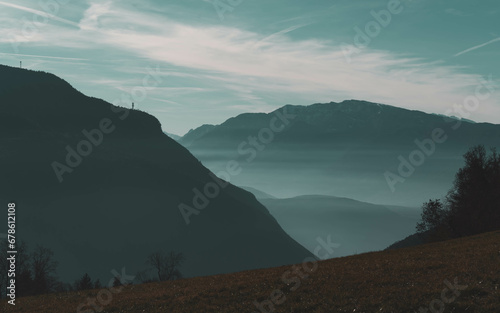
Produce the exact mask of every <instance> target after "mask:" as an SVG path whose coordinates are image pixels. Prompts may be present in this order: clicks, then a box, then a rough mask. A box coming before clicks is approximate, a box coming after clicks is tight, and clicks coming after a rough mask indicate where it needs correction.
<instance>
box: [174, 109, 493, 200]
mask: <svg viewBox="0 0 500 313" xmlns="http://www.w3.org/2000/svg"><path fill="white" fill-rule="evenodd" d="M283 116H286V117H287V120H286V122H283ZM273 128H274V130H273ZM435 137H436V138H435ZM435 139H438V141H439V142H437V141H435ZM179 142H180V143H182V144H183V145H184V146H185V147H187V148H188V149H189V150H190V151H191V152H192V153H193V154H194V155H195V156H196V157H197V158H198V159H199V160H200V161H202V162H203V164H205V165H206V166H207V167H208V168H209V169H211V170H212V171H214V172H216V173H219V172H221V171H222V172H224V170H225V167H226V166H227V164H228V162H231V161H237V162H239V164H240V165H241V167H242V171H241V174H239V175H237V176H234V177H232V179H233V181H232V182H233V183H235V184H237V185H242V186H249V187H253V188H257V189H262V190H266V191H267V192H270V193H272V194H275V195H276V196H278V197H280V198H291V197H294V196H297V195H301V194H326V195H333V196H342V197H347V198H352V199H359V200H362V201H366V202H370V203H385V204H389V205H403V206H411V207H415V206H419V205H421V204H422V203H423V202H424V201H427V200H428V199H429V198H436V197H437V198H439V197H442V196H444V195H445V194H446V192H447V191H448V189H449V188H450V187H451V184H452V181H453V179H454V175H455V173H456V171H457V170H458V169H459V168H460V167H461V166H462V164H463V163H462V162H463V161H462V155H463V153H465V152H466V151H467V150H468V148H470V147H471V146H473V145H477V144H484V145H485V146H487V147H500V125H495V124H488V123H474V122H472V121H470V120H465V119H459V118H456V117H450V118H447V117H444V116H443V115H438V114H427V113H424V112H420V111H411V110H406V109H402V108H397V107H393V106H388V105H383V104H378V103H370V102H366V101H358V100H348V101H344V102H341V103H334V102H331V103H318V104H313V105H310V106H293V105H286V106H284V107H282V108H280V109H278V110H275V111H273V112H271V113H245V114H241V115H238V116H236V117H233V118H230V119H228V120H227V121H225V122H224V123H222V124H220V125H203V126H201V127H200V128H198V129H194V130H191V131H190V132H189V133H187V134H186V135H185V136H183V137H182V138H181V139H180V140H179ZM401 173H403V174H404V175H403V174H401ZM396 176H397V178H396Z"/></svg>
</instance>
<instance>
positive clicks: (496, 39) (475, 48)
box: [454, 37, 500, 57]
mask: <svg viewBox="0 0 500 313" xmlns="http://www.w3.org/2000/svg"><path fill="white" fill-rule="evenodd" d="M498 41H500V37H498V38H495V39H493V40H490V41H488V42H485V43H483V44H480V45H477V46H474V47H472V48H469V49H466V50H464V51H462V52H459V53H457V54H455V55H454V56H455V57H458V56H459V55H462V54H466V53H468V52H471V51H474V50H477V49H480V48H482V47H484V46H487V45H491V44H492V43H495V42H498Z"/></svg>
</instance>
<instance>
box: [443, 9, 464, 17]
mask: <svg viewBox="0 0 500 313" xmlns="http://www.w3.org/2000/svg"><path fill="white" fill-rule="evenodd" d="M445 12H446V13H447V14H450V15H455V16H460V17H463V16H467V14H465V13H464V12H462V11H460V10H457V9H453V8H450V9H446V10H445Z"/></svg>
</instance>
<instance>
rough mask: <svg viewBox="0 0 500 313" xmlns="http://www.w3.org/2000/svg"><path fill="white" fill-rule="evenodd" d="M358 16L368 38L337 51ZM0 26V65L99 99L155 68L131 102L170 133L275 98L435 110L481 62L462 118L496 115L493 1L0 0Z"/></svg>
mask: <svg viewBox="0 0 500 313" xmlns="http://www.w3.org/2000/svg"><path fill="white" fill-rule="evenodd" d="M40 3H47V4H50V5H48V6H45V7H44V6H41V5H40ZM54 3H57V5H54ZM214 3H217V4H218V6H219V12H218V11H217V10H216V8H215V6H214ZM389 9H392V10H393V12H392V13H389V14H390V15H384V14H382V16H383V17H384V19H383V20H382V21H381V22H376V21H377V20H376V18H375V17H374V16H373V15H372V12H380V11H381V10H385V11H387V12H391V10H389ZM388 16H390V21H389V20H388ZM221 17H223V18H221ZM33 21H35V22H33ZM374 23H378V25H380V23H385V24H386V25H382V26H380V29H376V28H373V27H376V25H377V24H374ZM367 25H368V26H370V25H371V26H372V28H371V31H372V32H373V33H372V35H373V36H372V38H370V42H369V43H368V44H367V45H365V46H363V47H360V46H358V47H357V48H359V49H358V50H357V53H353V54H350V55H349V53H346V51H349V50H347V49H353V48H356V46H355V41H354V39H355V36H356V34H357V32H356V27H358V28H359V29H361V30H362V31H363V32H364V33H365V32H366V26H367ZM374 25H375V26H374ZM0 29H1V32H2V33H1V34H2V35H1V36H0V63H1V64H6V65H12V66H18V65H19V61H20V60H22V61H23V64H24V66H25V67H27V68H31V69H36V70H44V71H49V72H53V73H55V74H57V75H58V76H60V77H62V78H64V79H66V80H67V81H69V82H70V83H71V84H72V85H73V86H75V87H76V88H77V89H79V90H80V91H82V92H84V93H86V94H88V95H91V96H95V97H99V98H103V99H105V100H107V101H109V102H113V101H114V100H115V99H119V98H122V96H123V95H125V98H127V97H126V95H130V93H131V91H132V90H134V87H141V86H142V81H143V78H144V77H145V76H146V75H147V73H148V70H147V68H148V67H149V68H156V69H160V71H161V73H162V74H163V76H162V80H161V83H160V85H159V86H158V87H157V88H154V89H151V90H148V91H147V94H146V95H144V97H139V96H142V95H141V94H136V96H137V95H138V96H137V97H136V101H135V102H136V107H137V108H139V109H141V110H144V111H146V112H149V113H151V114H153V115H155V116H156V117H157V118H158V119H159V120H160V122H161V123H162V125H163V128H164V130H166V131H168V132H172V133H176V134H184V133H185V132H187V131H188V130H189V129H190V128H195V127H197V126H199V125H201V124H205V123H212V124H216V123H221V122H223V121H224V120H226V119H227V118H229V117H232V116H234V115H237V114H240V113H244V112H269V111H272V110H274V109H276V108H278V107H280V106H282V105H284V104H287V103H290V104H297V105H308V104H312V103H317V102H330V101H342V100H345V99H361V100H368V101H373V102H380V103H385V104H391V105H396V106H400V107H405V108H410V109H418V110H423V111H426V112H432V113H444V112H446V111H447V110H448V109H449V108H451V107H453V105H454V104H455V103H457V104H462V103H463V101H464V99H466V98H467V97H468V96H470V95H474V90H475V88H476V86H477V85H478V84H479V80H480V78H481V77H484V78H487V77H489V76H490V75H491V77H492V79H493V84H496V87H495V89H496V92H495V93H494V94H493V95H492V96H491V97H489V98H488V99H485V100H482V101H481V103H480V107H479V108H478V109H477V110H475V111H473V112H471V115H470V116H469V118H471V119H473V120H477V121H488V122H495V123H500V100H499V95H500V92H499V91H500V86H498V83H499V82H500V66H499V65H500V64H499V63H500V62H499V57H500V3H499V2H498V1H497V0H481V1H465V0H405V1H401V2H400V3H399V4H398V3H397V1H396V0H309V1H299V0H288V1H284V0H273V1H263V0H214V1H212V0H170V1H168V0H166V1H165V0H164V1H159V0H156V1H152V0H146V1H144V0H141V1H138V0H128V1H127V0H123V1H76V0H72V1H71V0H42V1H40V2H39V1H27V0H19V1H15V2H14V1H0ZM368 38H369V37H368ZM361 43H366V42H361ZM350 51H354V50H350ZM346 55H349V57H346ZM136 90H138V89H137V88H136ZM141 98H144V99H141Z"/></svg>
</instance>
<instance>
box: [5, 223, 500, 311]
mask: <svg viewBox="0 0 500 313" xmlns="http://www.w3.org/2000/svg"><path fill="white" fill-rule="evenodd" d="M307 265H308V266H307V267H309V268H313V267H312V264H311V263H309V264H307ZM316 265H317V267H316V268H313V269H314V270H313V271H312V272H309V273H307V274H308V275H309V277H305V275H306V273H305V272H304V270H303V269H302V270H300V272H298V273H294V272H293V267H292V266H283V267H277V268H271V269H262V270H253V271H246V272H240V273H235V274H226V275H217V276H209V277H199V278H192V279H185V280H179V281H172V282H164V283H149V284H143V285H133V286H128V287H126V288H123V290H122V292H120V293H118V294H114V295H113V296H112V297H113V298H112V301H111V303H110V304H108V305H107V306H106V307H105V308H104V309H103V310H102V312H255V311H257V312H258V310H257V308H256V306H255V305H254V301H258V302H260V303H262V302H263V301H267V300H269V299H271V298H272V297H273V296H275V299H274V300H275V302H282V303H281V304H273V307H274V308H272V307H270V306H266V307H264V308H263V309H262V311H261V312H273V311H272V309H274V312H395V313H396V312H397V313H403V312H420V309H421V308H429V305H430V304H431V303H433V305H435V309H436V311H437V312H441V311H440V305H441V304H443V305H444V311H443V312H455V313H460V312H475V313H478V312H479V313H485V312H490V313H497V312H500V231H496V232H491V233H485V234H481V235H478V236H474V237H468V238H462V239H456V240H451V241H446V242H440V243H434V244H427V245H422V246H418V247H413V248H405V249H399V250H392V251H383V252H374V253H366V254H361V255H355V256H349V257H343V258H337V259H331V260H326V261H321V262H318V263H317V264H316ZM297 268H302V265H298V266H297ZM290 271H292V272H290ZM284 275H285V278H287V279H288V280H289V281H288V284H287V283H285V282H284V281H283V276H284ZM300 275H302V276H303V277H304V278H299V277H300ZM294 278H295V280H294ZM299 281H300V283H299ZM445 281H448V282H451V283H452V284H454V283H457V284H458V285H460V286H462V287H460V288H459V289H460V290H458V289H457V290H455V291H456V294H454V293H453V292H451V291H450V290H449V289H447V288H448V287H447V283H446V282H445ZM299 284H300V285H299ZM463 285H467V287H463ZM292 289H295V290H292ZM462 289H463V290H462ZM275 290H280V291H282V292H283V293H284V296H283V295H282V296H280V297H276V295H277V294H273V295H272V293H273V291H275ZM98 292H99V290H90V291H84V292H71V293H62V294H51V295H46V296H38V297H29V298H20V299H17V305H16V306H15V307H14V306H11V305H8V306H6V303H5V300H2V304H1V305H2V308H3V311H5V312H50V313H59V312H77V307H78V306H79V304H81V303H85V301H87V298H96V296H97V295H98ZM442 294H443V296H444V299H445V300H447V301H446V302H450V300H452V301H451V303H444V302H442ZM458 294H459V295H458ZM457 295H458V296H457ZM453 298H455V299H453ZM266 303H267V304H269V303H270V302H266ZM82 312H83V311H82ZM88 312H92V311H88ZM422 312H427V311H425V310H423V311H422ZM428 312H433V310H429V311H428Z"/></svg>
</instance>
